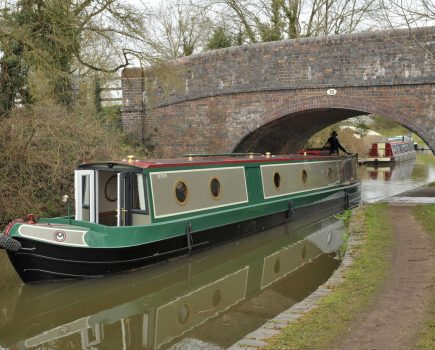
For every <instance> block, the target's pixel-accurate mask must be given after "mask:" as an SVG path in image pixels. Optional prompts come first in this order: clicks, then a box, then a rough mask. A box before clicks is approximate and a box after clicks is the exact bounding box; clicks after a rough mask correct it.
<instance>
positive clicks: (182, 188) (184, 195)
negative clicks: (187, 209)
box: [174, 180, 189, 205]
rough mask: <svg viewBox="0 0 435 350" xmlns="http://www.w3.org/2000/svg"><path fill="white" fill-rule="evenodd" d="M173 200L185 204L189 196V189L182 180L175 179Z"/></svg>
mask: <svg viewBox="0 0 435 350" xmlns="http://www.w3.org/2000/svg"><path fill="white" fill-rule="evenodd" d="M174 195H175V200H176V201H177V203H178V204H179V205H186V203H187V199H188V197H189V189H188V187H187V185H186V182H185V181H184V180H177V181H176V182H175V186H174Z"/></svg>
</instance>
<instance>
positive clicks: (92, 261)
mask: <svg viewBox="0 0 435 350" xmlns="http://www.w3.org/2000/svg"><path fill="white" fill-rule="evenodd" d="M356 164H357V163H356V157H355V156H342V157H339V156H310V155H286V156H280V155H279V156H278V155H277V156H274V155H270V154H265V155H260V154H233V155H214V156H203V155H198V156H195V155H190V156H187V157H185V158H180V159H173V160H146V161H141V160H135V159H134V158H133V157H130V158H129V159H125V160H121V161H108V162H97V163H87V164H82V165H80V166H78V168H77V170H76V171H75V216H74V218H70V217H59V218H48V219H40V220H39V221H38V222H36V221H35V220H34V218H33V217H30V218H29V220H27V221H23V220H19V221H14V222H12V223H10V224H9V225H8V226H7V227H6V229H5V231H4V233H3V236H0V247H2V248H4V249H6V250H7V253H8V256H9V258H10V260H11V262H12V264H13V266H14V268H15V269H16V271H17V272H18V274H19V275H20V277H21V279H22V280H23V281H24V282H34V281H42V280H56V279H66V278H87V277H98V276H103V275H106V274H109V273H114V272H120V271H125V270H131V269H136V268H140V267H143V266H145V265H150V264H153V263H156V262H159V261H163V260H167V259H169V258H172V257H175V256H179V255H185V254H188V253H190V252H191V251H195V250H199V249H203V248H207V247H210V246H214V245H217V244H219V243H222V242H225V241H230V240H234V239H238V238H240V237H243V236H247V235H250V234H254V233H256V232H259V231H263V230H266V229H268V228H271V227H274V226H278V225H281V224H283V223H286V222H289V221H292V220H296V219H300V218H304V219H308V220H309V221H313V222H314V221H317V220H320V219H322V218H325V217H327V216H330V215H332V214H335V213H338V212H340V211H343V210H345V209H348V208H351V207H354V206H356V205H358V203H359V201H360V182H359V180H358V178H357V169H356Z"/></svg>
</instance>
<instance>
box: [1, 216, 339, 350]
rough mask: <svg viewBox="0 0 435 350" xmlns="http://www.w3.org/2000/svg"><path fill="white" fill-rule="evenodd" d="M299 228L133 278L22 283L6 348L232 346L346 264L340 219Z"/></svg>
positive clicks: (9, 312)
mask: <svg viewBox="0 0 435 350" xmlns="http://www.w3.org/2000/svg"><path fill="white" fill-rule="evenodd" d="M295 225H301V223H296V222H295V223H292V224H288V225H284V226H281V227H277V228H275V229H273V230H269V231H267V232H264V233H261V234H257V235H254V236H251V237H248V238H246V239H243V240H240V241H238V242H233V243H230V244H227V245H223V246H220V247H216V248H215V249H212V250H209V251H206V252H204V253H200V254H196V255H193V256H191V257H190V258H182V259H178V260H174V261H172V262H169V263H166V264H162V265H158V266H155V267H153V268H148V269H144V270H140V271H136V272H132V273H128V274H122V275H117V276H112V277H109V278H104V279H100V280H88V281H78V282H62V283H48V284H42V285H19V288H20V289H21V290H20V292H19V296H17V295H16V294H15V295H12V296H10V298H9V299H8V298H5V299H3V300H0V310H6V311H5V312H4V315H3V316H4V317H3V319H2V322H1V324H0V326H1V329H0V348H1V346H3V347H4V348H5V349H27V348H35V349H47V348H50V349H70V348H74V349H77V348H81V349H91V348H92V349H106V348H110V349H167V348H171V349H181V348H207V349H214V348H216V349H220V348H225V347H227V346H229V345H231V344H233V343H234V342H236V341H237V340H238V339H240V338H241V337H242V336H244V335H245V334H247V333H249V332H251V331H252V330H254V329H256V328H257V327H259V326H260V325H261V324H263V323H264V322H266V321H267V320H268V319H270V318H271V317H273V316H274V315H276V314H278V313H279V312H281V311H283V310H284V309H286V308H288V307H289V306H291V305H293V304H294V303H296V302H298V301H300V300H303V299H304V298H305V297H306V296H307V295H308V294H310V293H311V292H312V291H314V290H315V289H316V288H317V287H318V285H320V284H321V283H323V282H324V281H326V280H327V279H328V278H329V276H330V275H331V273H332V272H333V271H334V270H335V268H336V267H337V266H338V261H337V259H334V258H333V253H334V252H335V251H336V250H337V249H338V248H339V247H340V245H341V244H342V239H341V236H342V233H343V226H342V223H341V222H340V221H338V220H335V219H333V218H330V219H327V220H324V221H322V222H319V223H316V224H314V225H310V226H305V227H303V228H299V229H298V228H297V227H296V226H295ZM2 283H3V282H1V281H0V290H2V289H3V288H5V286H2V285H1V284H2Z"/></svg>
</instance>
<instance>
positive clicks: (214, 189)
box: [210, 177, 221, 199]
mask: <svg viewBox="0 0 435 350" xmlns="http://www.w3.org/2000/svg"><path fill="white" fill-rule="evenodd" d="M210 193H211V196H212V198H213V199H218V198H219V196H220V194H221V183H220V182H219V180H218V179H217V178H215V177H214V178H212V179H211V180H210Z"/></svg>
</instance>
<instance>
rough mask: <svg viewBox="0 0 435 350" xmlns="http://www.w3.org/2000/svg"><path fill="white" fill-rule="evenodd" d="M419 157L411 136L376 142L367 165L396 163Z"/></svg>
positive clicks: (370, 151)
mask: <svg viewBox="0 0 435 350" xmlns="http://www.w3.org/2000/svg"><path fill="white" fill-rule="evenodd" d="M416 157H417V152H416V151H415V146H414V140H413V139H412V138H411V137H409V136H396V137H391V138H387V139H385V140H384V141H382V142H374V143H373V144H372V147H371V148H370V150H369V154H368V157H367V159H366V162H367V163H394V162H402V161H404V160H408V159H414V158H416Z"/></svg>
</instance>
